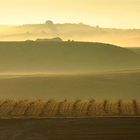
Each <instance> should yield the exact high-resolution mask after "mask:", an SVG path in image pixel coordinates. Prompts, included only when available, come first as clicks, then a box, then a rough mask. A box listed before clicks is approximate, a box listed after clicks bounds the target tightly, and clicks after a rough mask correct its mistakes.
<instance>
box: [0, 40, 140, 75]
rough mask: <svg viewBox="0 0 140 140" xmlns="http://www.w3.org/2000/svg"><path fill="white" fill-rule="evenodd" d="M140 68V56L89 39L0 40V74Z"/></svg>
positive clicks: (84, 71)
mask: <svg viewBox="0 0 140 140" xmlns="http://www.w3.org/2000/svg"><path fill="white" fill-rule="evenodd" d="M137 68H140V56H139V55H138V54H136V53H134V52H133V51H131V50H129V49H125V48H121V47H118V46H114V45H109V44H103V43H88V42H28V41H26V42H0V73H12V72H13V73H16V72H25V73H32V72H35V73H36V72H37V73H38V72H44V73H49V72H54V73H57V72H66V73H73V72H74V73H87V72H88V73H89V72H97V71H98V72H100V71H112V70H113V71H116V70H122V69H137Z"/></svg>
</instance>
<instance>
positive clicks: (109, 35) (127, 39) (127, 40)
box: [0, 21, 140, 47]
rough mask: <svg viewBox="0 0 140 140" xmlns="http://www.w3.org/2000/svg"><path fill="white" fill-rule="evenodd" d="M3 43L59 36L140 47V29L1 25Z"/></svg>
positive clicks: (76, 25)
mask: <svg viewBox="0 0 140 140" xmlns="http://www.w3.org/2000/svg"><path fill="white" fill-rule="evenodd" d="M0 31H1V32H0V40H1V41H7V40H9V41H13V40H17V41H21V40H36V39H37V38H52V37H56V36H59V37H60V38H63V39H64V40H65V41H66V40H69V39H70V40H79V41H96V42H105V43H111V44H116V45H119V46H124V47H133V46H136V47H137V46H140V29H114V28H102V27H99V26H90V25H86V24H82V23H79V24H71V23H65V24H54V23H53V22H52V21H46V23H45V24H25V25H20V26H6V25H5V26H4V25H0Z"/></svg>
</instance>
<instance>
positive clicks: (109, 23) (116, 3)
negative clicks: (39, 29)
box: [0, 0, 140, 28]
mask: <svg viewBox="0 0 140 140" xmlns="http://www.w3.org/2000/svg"><path fill="white" fill-rule="evenodd" d="M48 19H49V20H53V21H54V22H55V23H65V22H72V23H79V22H83V23H86V24H90V25H100V26H102V27H117V28H140V0H0V24H24V23H43V22H45V20H48Z"/></svg>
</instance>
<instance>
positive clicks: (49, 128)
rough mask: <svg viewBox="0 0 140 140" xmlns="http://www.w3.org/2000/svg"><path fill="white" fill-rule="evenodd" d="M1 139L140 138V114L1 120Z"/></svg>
mask: <svg viewBox="0 0 140 140" xmlns="http://www.w3.org/2000/svg"><path fill="white" fill-rule="evenodd" d="M0 140H140V118H92V119H40V120H34V119H28V120H16V119H15V120H0Z"/></svg>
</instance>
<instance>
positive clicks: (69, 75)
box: [0, 40, 140, 100]
mask: <svg viewBox="0 0 140 140" xmlns="http://www.w3.org/2000/svg"><path fill="white" fill-rule="evenodd" d="M0 64H1V66H0V93H1V98H3V99H5V98H10V99H58V100H62V99H65V98H67V99H72V100H73V99H86V98H88V99H89V98H95V99H98V100H102V99H109V100H119V99H125V100H130V99H139V93H140V88H139V83H140V54H139V48H137V49H136V48H122V47H119V46H115V45H111V44H104V43H95V42H74V41H48V40H45V41H44V40H37V41H20V42H0ZM7 87H8V88H7Z"/></svg>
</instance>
